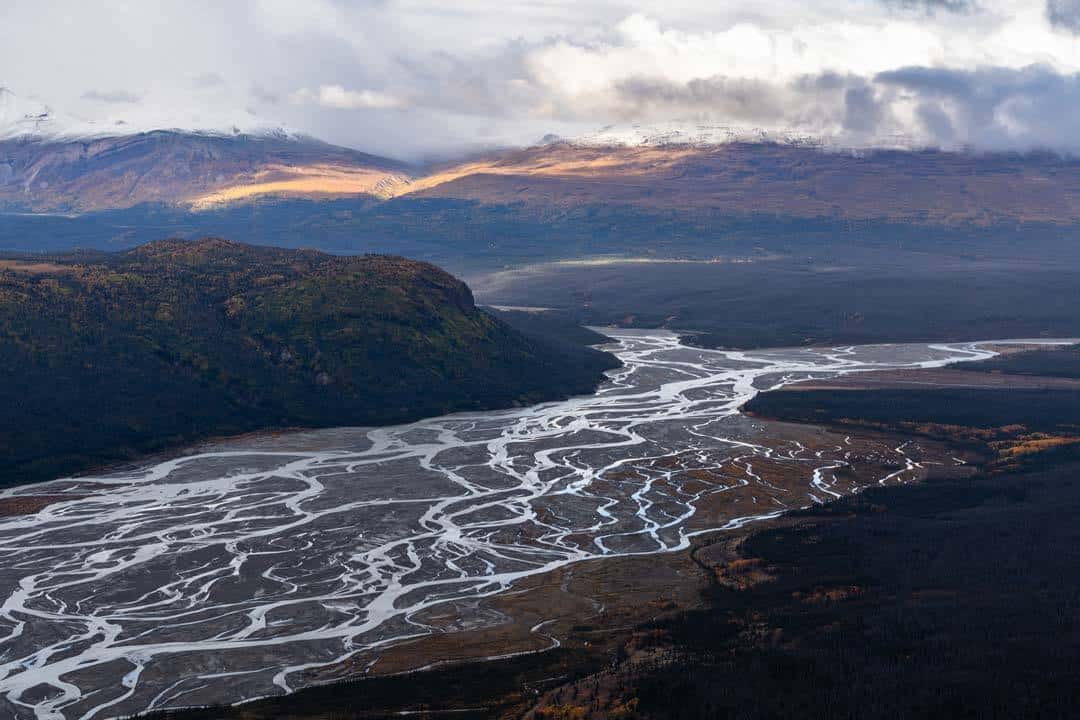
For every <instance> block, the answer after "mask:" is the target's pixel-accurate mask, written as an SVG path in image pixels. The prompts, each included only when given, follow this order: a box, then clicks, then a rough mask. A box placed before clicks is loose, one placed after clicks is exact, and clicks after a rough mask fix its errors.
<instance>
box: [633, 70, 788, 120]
mask: <svg viewBox="0 0 1080 720" xmlns="http://www.w3.org/2000/svg"><path fill="white" fill-rule="evenodd" d="M616 91H617V93H618V95H619V98H620V100H621V101H622V102H623V103H625V108H624V109H623V113H624V114H626V115H629V116H635V115H640V114H643V113H647V112H649V111H650V110H652V109H655V108H663V107H682V108H686V109H692V110H708V111H712V112H716V113H717V114H722V115H725V116H727V117H730V118H732V119H734V120H738V121H743V122H760V121H762V120H764V119H771V118H776V117H777V116H780V115H783V113H784V107H785V95H786V94H787V93H786V89H785V88H784V87H782V86H778V85H775V84H772V83H768V82H765V81H762V80H753V79H747V78H732V77H725V76H723V75H716V76H714V77H711V78H701V79H695V80H691V81H689V82H687V83H673V82H670V81H667V80H662V79H656V78H633V79H631V80H627V81H625V82H622V83H619V85H618V86H617V87H616Z"/></svg>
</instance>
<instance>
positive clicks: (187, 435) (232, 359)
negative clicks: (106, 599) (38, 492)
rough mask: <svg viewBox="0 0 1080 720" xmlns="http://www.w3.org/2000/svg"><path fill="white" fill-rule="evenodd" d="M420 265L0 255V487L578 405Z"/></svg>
mask: <svg viewBox="0 0 1080 720" xmlns="http://www.w3.org/2000/svg"><path fill="white" fill-rule="evenodd" d="M616 364H617V362H616V361H615V360H614V358H613V357H612V356H610V355H608V354H606V353H600V352H598V351H594V350H591V349H588V348H584V347H580V348H578V351H577V352H574V353H569V354H568V352H567V350H566V349H565V348H562V347H561V348H559V349H558V351H552V350H551V348H550V345H549V343H548V342H547V341H546V340H543V339H539V338H530V337H527V336H525V335H523V334H521V333H520V332H518V331H516V330H514V329H512V328H510V327H509V326H507V325H505V324H504V323H502V322H501V321H499V320H496V319H495V318H493V317H491V316H490V315H487V314H485V313H484V312H482V311H480V310H478V309H477V308H476V307H475V306H474V304H473V298H472V293H471V292H470V291H469V288H468V287H467V286H466V285H465V284H464V283H462V282H461V281H459V280H457V279H456V278H454V277H452V276H450V275H449V274H447V273H445V272H443V271H442V270H440V269H438V268H436V267H434V266H432V265H429V264H426V263H421V262H415V261H410V260H406V259H403V258H399V257H388V256H363V257H338V256H331V255H325V254H322V253H318V252H315V251H307V250H281V249H272V248H263V247H256V246H250V245H241V244H236V243H231V242H228V241H226V240H220V239H206V240H200V241H195V242H187V241H179V240H171V241H162V242H156V243H151V244H149V245H145V246H142V247H140V248H136V249H134V250H131V251H127V252H124V253H117V254H86V253H83V254H70V255H62V256H53V257H50V258H48V259H39V258H35V259H33V260H27V259H20V258H10V259H6V260H2V259H0V371H2V372H3V376H4V383H2V384H0V458H2V459H3V468H4V469H3V470H2V471H0V473H2V474H0V482H3V483H11V482H20V481H28V480H36V479H44V478H49V477H55V476H57V475H60V474H65V473H70V472H76V471H79V470H84V469H86V468H89V467H93V466H96V465H99V464H101V463H107V462H112V461H117V460H123V459H126V458H129V457H132V456H134V455H136V454H138V453H144V452H149V451H157V450H160V449H164V448H167V447H170V446H174V445H177V444H181V443H185V442H190V441H192V440H195V439H198V438H203V437H208V436H217V435H226V434H233V433H240V432H246V431H252V430H257V429H261V428H270V427H290V426H306V427H318V426H336V425H368V424H385V423H394V422H401V421H407V420H412V419H416V418H419V417H422V416H430V415H437V414H442V413H445V412H450V411H458V410H470V409H479V408H494V407H506V406H511V405H514V404H518V403H530V402H536V401H540V400H546V399H552V398H556V397H560V396H565V395H568V394H574V393H582V392H588V391H590V390H592V389H593V387H594V386H595V384H596V383H598V382H599V381H600V380H601V379H602V371H603V370H604V369H607V368H609V367H612V366H614V365H616Z"/></svg>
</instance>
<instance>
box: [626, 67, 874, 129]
mask: <svg viewBox="0 0 1080 720" xmlns="http://www.w3.org/2000/svg"><path fill="white" fill-rule="evenodd" d="M618 92H619V95H620V99H621V100H622V102H623V104H624V106H623V114H624V115H628V116H632V117H637V116H643V115H647V114H648V113H649V112H652V111H661V110H663V109H665V108H673V107H674V108H679V109H682V110H686V111H692V112H708V113H711V114H715V115H717V116H722V117H725V118H731V119H732V120H734V121H736V122H740V123H751V124H760V125H777V124H779V125H783V126H788V127H793V128H805V129H814V130H816V129H821V128H824V127H827V126H839V127H841V128H842V129H843V130H844V131H845V132H847V133H849V134H852V135H857V136H863V135H872V134H873V133H874V132H876V131H877V130H878V129H879V126H880V125H881V123H882V122H883V121H884V120H885V119H886V110H887V108H886V107H885V106H884V105H883V104H882V99H881V98H880V97H879V96H878V92H877V90H876V88H875V87H874V86H873V85H872V84H871V83H870V82H868V81H867V80H866V79H865V78H860V77H857V76H852V75H841V74H838V73H823V74H820V75H807V76H803V77H800V78H797V79H795V80H793V81H790V82H787V83H772V82H768V81H765V80H757V79H747V78H732V77H726V76H719V75H718V76H715V77H712V78H708V79H702V80H691V81H690V82H688V83H672V82H670V81H665V80H656V79H648V78H637V79H634V80H632V81H628V82H624V83H622V84H620V85H619V86H618Z"/></svg>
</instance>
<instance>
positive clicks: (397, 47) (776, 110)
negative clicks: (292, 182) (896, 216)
mask: <svg viewBox="0 0 1080 720" xmlns="http://www.w3.org/2000/svg"><path fill="white" fill-rule="evenodd" d="M1078 73H1080V0H820V1H816V2H813V3H806V2H780V1H779V0H753V1H743V0H732V1H731V2H723V3H716V2H699V3H691V2H685V1H681V0H668V1H665V2H659V1H657V2H637V3H631V2H622V1H620V0H574V1H564V0H500V1H499V2H496V1H495V0H464V1H463V2H456V3H446V2H436V1H434V0H402V1H396V0H359V1H357V2H348V1H346V0H305V1H304V2H286V1H285V0H241V1H238V2H234V3H212V2H204V1H191V2H166V1H158V2H153V1H151V0H140V1H139V2H134V1H131V2H124V1H121V0H112V1H109V2H103V3H81V2H74V1H71V2H61V1H59V0H32V1H31V0H6V2H4V3H2V5H0V86H6V87H9V88H11V89H12V90H14V91H15V92H16V93H18V94H19V95H20V96H21V97H24V98H27V99H29V100H30V101H33V102H38V103H44V104H47V105H49V106H50V107H52V108H53V109H54V110H56V111H61V112H63V113H66V114H68V115H70V116H71V117H73V118H76V119H78V120H79V121H80V122H83V121H85V122H91V123H94V124H96V125H106V126H112V127H116V128H118V130H123V129H124V128H143V127H148V126H166V127H180V128H188V129H227V128H229V127H232V126H234V125H248V124H251V123H252V122H257V123H260V124H261V123H265V124H268V125H279V124H280V125H284V126H287V127H290V128H293V129H296V130H298V131H300V132H304V133H309V134H312V135H315V136H317V137H321V138H323V139H326V140H328V141H331V142H335V143H338V144H342V145H346V146H348V147H353V148H358V149H361V150H365V151H368V152H376V153H379V154H382V155H391V156H396V157H400V158H403V159H408V160H419V159H424V158H432V157H448V156H454V155H459V154H462V153H465V152H469V151H472V150H476V149H481V148H488V147H493V146H506V145H523V144H530V143H534V142H536V141H538V140H539V139H540V138H542V137H544V136H545V135H548V134H554V135H560V136H569V137H577V136H581V135H587V134H591V133H596V132H598V131H600V130H601V128H603V127H605V126H607V125H611V124H615V125H619V126H626V127H631V128H632V127H633V125H634V124H638V123H642V124H664V125H665V127H666V126H669V125H670V124H671V123H675V124H678V123H686V124H687V125H688V126H689V125H697V124H702V123H709V124H720V125H732V126H737V127H741V128H763V129H767V130H773V131H792V132H795V133H800V134H806V135H812V136H815V137H822V138H825V139H828V140H831V141H834V142H840V143H847V144H851V145H856V146H865V145H878V144H883V145H896V144H913V145H927V146H940V147H946V148H957V147H967V146H972V147H976V148H984V149H1030V148H1049V149H1056V150H1064V151H1075V150H1077V149H1080V74H1078Z"/></svg>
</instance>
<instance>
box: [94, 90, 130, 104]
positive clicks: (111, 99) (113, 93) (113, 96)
mask: <svg viewBox="0 0 1080 720" xmlns="http://www.w3.org/2000/svg"><path fill="white" fill-rule="evenodd" d="M82 98H83V100H93V101H95V102H101V103H110V104H121V103H137V102H139V100H140V98H139V96H138V95H136V94H134V93H130V92H128V91H126V90H87V91H86V92H84V93H83V94H82Z"/></svg>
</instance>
